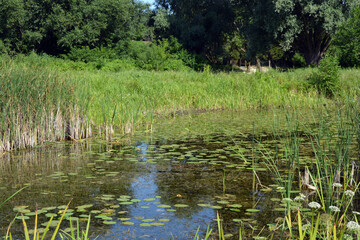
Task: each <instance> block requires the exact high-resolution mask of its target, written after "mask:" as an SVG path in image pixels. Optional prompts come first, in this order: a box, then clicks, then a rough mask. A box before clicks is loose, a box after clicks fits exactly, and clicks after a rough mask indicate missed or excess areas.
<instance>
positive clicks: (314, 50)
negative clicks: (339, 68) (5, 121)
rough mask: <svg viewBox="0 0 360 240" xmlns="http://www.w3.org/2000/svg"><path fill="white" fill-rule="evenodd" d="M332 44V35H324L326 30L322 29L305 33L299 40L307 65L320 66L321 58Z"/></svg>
mask: <svg viewBox="0 0 360 240" xmlns="http://www.w3.org/2000/svg"><path fill="white" fill-rule="evenodd" d="M330 42H331V37H330V35H328V34H326V33H324V30H323V29H321V28H314V30H313V31H309V30H307V31H305V32H304V33H303V34H302V37H300V38H299V39H298V43H299V46H300V51H301V53H302V54H303V56H304V57H305V61H306V63H307V65H311V66H317V65H319V63H320V60H321V58H322V57H323V56H324V54H325V52H326V51H327V50H328V48H329V46H330Z"/></svg>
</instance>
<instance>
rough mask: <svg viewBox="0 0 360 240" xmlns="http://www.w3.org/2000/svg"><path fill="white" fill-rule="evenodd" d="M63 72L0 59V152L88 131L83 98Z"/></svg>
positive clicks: (79, 134) (7, 58)
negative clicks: (78, 96)
mask: <svg viewBox="0 0 360 240" xmlns="http://www.w3.org/2000/svg"><path fill="white" fill-rule="evenodd" d="M72 84H73V82H72V81H71V79H70V78H69V77H66V75H64V74H58V73H56V72H55V71H51V70H48V69H46V68H40V67H39V66H36V65H33V66H32V65H23V64H19V63H17V62H16V61H14V60H12V59H10V58H9V57H2V58H1V59H0V154H1V153H2V152H4V151H9V150H12V149H14V148H25V147H28V146H35V145H37V144H39V143H42V142H49V141H58V140H63V139H66V138H73V139H79V138H82V137H89V136H90V135H91V126H90V124H89V121H88V120H87V119H86V111H85V108H84V106H86V105H85V104H84V103H83V102H81V101H79V100H78V99H77V98H76V97H75V95H74V87H75V86H73V85H72Z"/></svg>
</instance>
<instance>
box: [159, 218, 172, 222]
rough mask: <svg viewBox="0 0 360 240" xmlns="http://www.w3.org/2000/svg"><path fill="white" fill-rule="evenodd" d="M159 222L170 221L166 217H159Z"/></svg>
mask: <svg viewBox="0 0 360 240" xmlns="http://www.w3.org/2000/svg"><path fill="white" fill-rule="evenodd" d="M159 222H170V219H167V218H160V219H159Z"/></svg>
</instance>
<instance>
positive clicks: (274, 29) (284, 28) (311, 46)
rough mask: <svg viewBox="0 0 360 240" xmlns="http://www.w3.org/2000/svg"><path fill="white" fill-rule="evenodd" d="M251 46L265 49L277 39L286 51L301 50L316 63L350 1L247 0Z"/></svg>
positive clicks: (341, 19)
mask: <svg viewBox="0 0 360 240" xmlns="http://www.w3.org/2000/svg"><path fill="white" fill-rule="evenodd" d="M243 2H244V3H245V4H247V5H248V7H249V9H252V11H251V14H250V15H247V16H246V17H247V20H248V21H247V35H248V38H249V46H250V49H251V50H252V51H253V52H255V53H258V52H263V51H267V50H268V49H269V46H270V44H272V43H274V41H278V42H279V43H280V46H281V47H282V48H283V50H285V51H289V50H296V51H298V52H300V53H301V54H302V55H303V56H304V57H305V60H306V62H307V64H309V65H317V64H318V63H319V62H320V59H321V57H322V56H323V55H324V53H325V52H326V51H327V50H328V48H329V46H330V43H331V40H332V37H333V35H334V34H335V31H336V29H337V28H338V27H339V26H340V25H341V24H342V23H343V22H344V20H345V19H346V16H347V15H346V14H347V12H348V9H349V6H350V4H349V3H348V2H347V1H339V0H317V1H313V0H264V1H249V0H244V1H243Z"/></svg>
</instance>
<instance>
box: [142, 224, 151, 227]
mask: <svg viewBox="0 0 360 240" xmlns="http://www.w3.org/2000/svg"><path fill="white" fill-rule="evenodd" d="M140 226H141V227H151V224H150V223H140Z"/></svg>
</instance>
